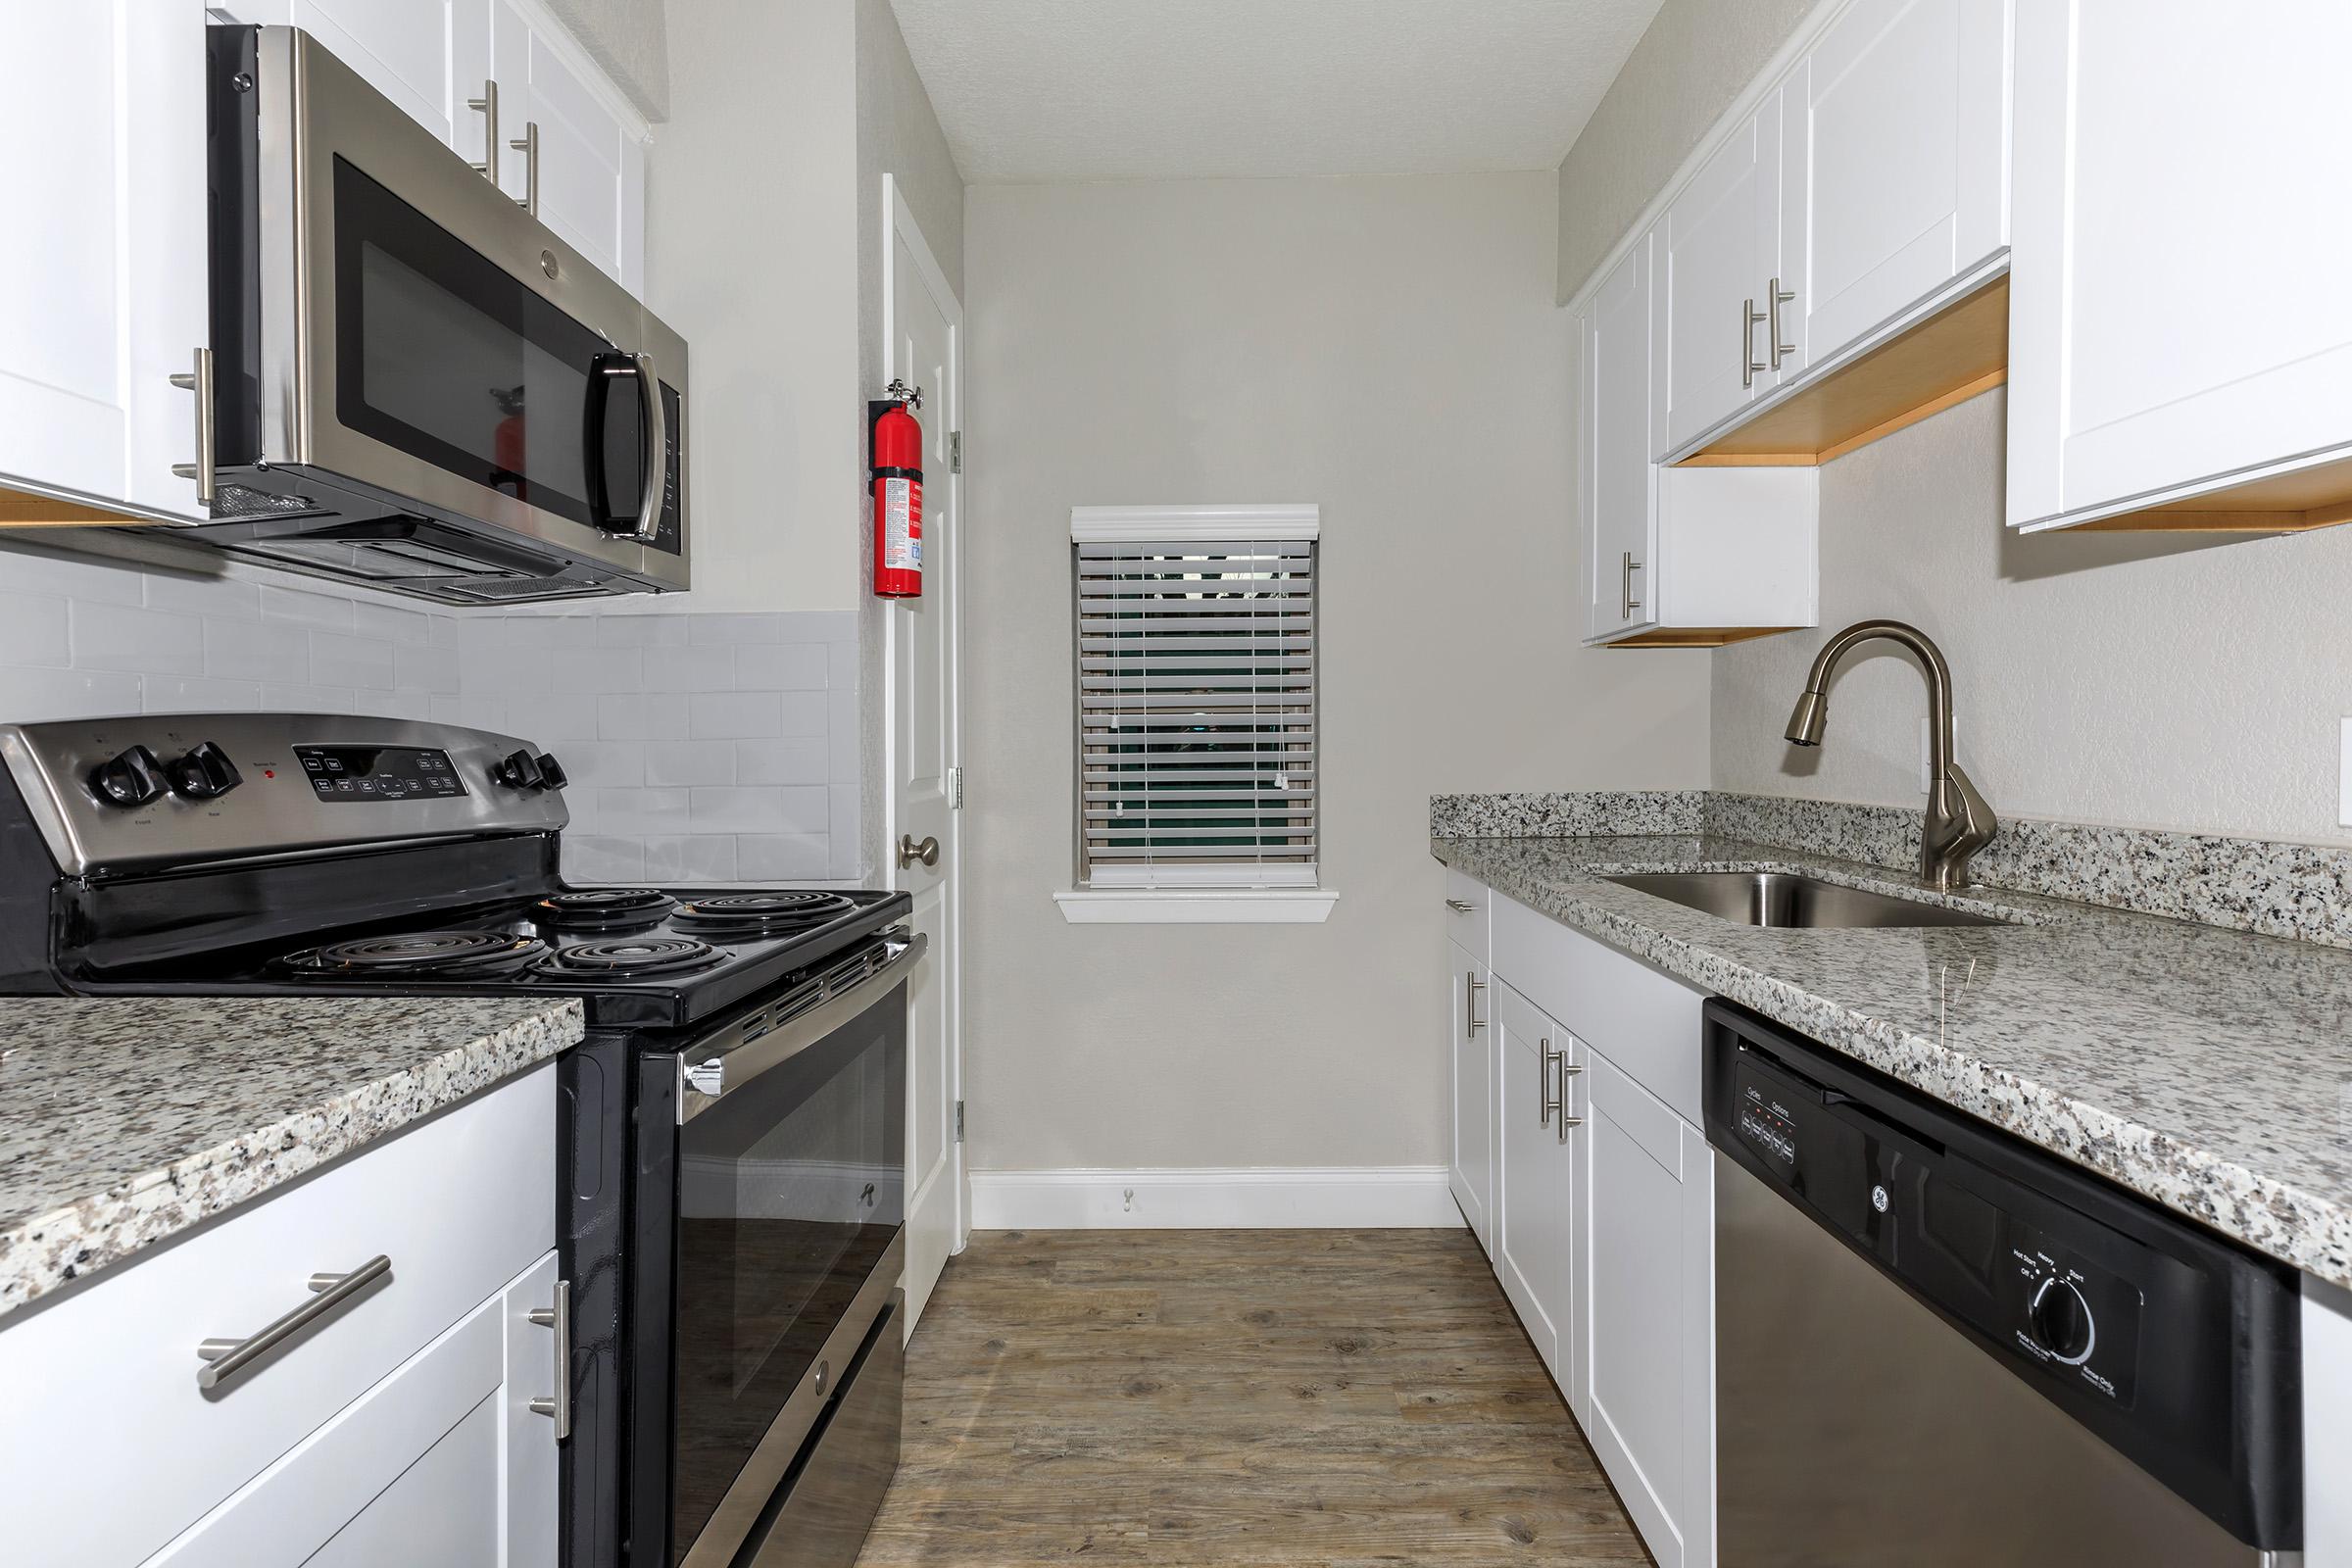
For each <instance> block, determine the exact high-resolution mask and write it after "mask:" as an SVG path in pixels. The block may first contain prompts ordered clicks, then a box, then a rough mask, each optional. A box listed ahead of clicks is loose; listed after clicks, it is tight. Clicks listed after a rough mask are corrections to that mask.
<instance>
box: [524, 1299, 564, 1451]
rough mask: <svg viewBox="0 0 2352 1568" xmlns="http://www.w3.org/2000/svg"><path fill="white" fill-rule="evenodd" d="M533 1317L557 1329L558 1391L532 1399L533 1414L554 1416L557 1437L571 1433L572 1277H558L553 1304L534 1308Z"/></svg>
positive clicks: (536, 1320)
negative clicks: (565, 1278)
mask: <svg viewBox="0 0 2352 1568" xmlns="http://www.w3.org/2000/svg"><path fill="white" fill-rule="evenodd" d="M531 1321H532V1322H534V1323H536V1324H538V1325H539V1326H540V1327H541V1328H543V1329H554V1330H555V1331H556V1392H555V1396H554V1397H552V1398H547V1397H542V1398H537V1399H533V1400H532V1401H531V1414H533V1415H544V1416H550V1417H552V1418H554V1420H555V1423H556V1441H557V1442H558V1443H562V1442H563V1441H564V1439H566V1438H568V1437H570V1436H571V1281H569V1280H558V1281H556V1300H555V1304H554V1305H553V1306H535V1307H533V1308H531Z"/></svg>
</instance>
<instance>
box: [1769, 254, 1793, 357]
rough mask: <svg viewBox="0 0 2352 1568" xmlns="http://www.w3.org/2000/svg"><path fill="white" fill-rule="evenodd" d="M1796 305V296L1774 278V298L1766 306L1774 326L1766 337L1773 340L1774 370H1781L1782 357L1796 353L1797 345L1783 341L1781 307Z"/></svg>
mask: <svg viewBox="0 0 2352 1568" xmlns="http://www.w3.org/2000/svg"><path fill="white" fill-rule="evenodd" d="M1794 303H1796V296H1795V295H1794V294H1792V293H1790V292H1789V291H1788V290H1787V289H1784V288H1782V287H1781V280H1780V279H1779V278H1777V277H1776V278H1774V279H1773V280H1772V298H1771V300H1770V302H1769V303H1768V304H1767V305H1766V306H1765V309H1766V311H1767V312H1768V313H1769V314H1770V315H1771V317H1772V324H1771V326H1770V327H1769V328H1768V329H1767V331H1766V333H1765V335H1766V336H1767V337H1769V338H1771V339H1772V368H1774V369H1776V370H1777V369H1779V368H1781V356H1782V355H1784V354H1794V353H1795V352H1796V345H1795V344H1793V343H1784V342H1782V341H1781V307H1782V306H1784V305H1793V304H1794Z"/></svg>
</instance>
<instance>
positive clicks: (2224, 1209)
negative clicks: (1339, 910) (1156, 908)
mask: <svg viewBox="0 0 2352 1568" xmlns="http://www.w3.org/2000/svg"><path fill="white" fill-rule="evenodd" d="M1753 847H1754V849H1755V850H1756V852H1757V853H1756V854H1755V855H1754V856H1752V857H1750V856H1745V855H1741V856H1740V857H1738V858H1732V859H1726V860H1723V861H1721V862H1719V863H1709V864H1707V865H1703V866H1702V865H1698V864H1693V863H1689V862H1679V861H1678V862H1677V864H1676V867H1675V868H1676V869H1678V870H1691V869H1720V870H1734V869H1738V870H1786V871H1801V872H1805V873H1807V874H1813V875H1819V874H1821V873H1822V872H1823V871H1824V870H1830V869H1835V868H1830V867H1824V866H1822V865H1819V864H1816V863H1812V862H1811V861H1809V860H1804V859H1789V858H1785V857H1783V856H1778V855H1776V853H1775V852H1776V850H1777V849H1778V848H1779V847H1778V846H1773V845H1768V844H1756V845H1755V846H1753ZM1475 852H1476V846H1475V844H1458V843H1455V842H1453V841H1450V840H1447V839H1445V838H1438V837H1433V838H1432V839H1431V841H1430V853H1431V854H1433V855H1435V856H1436V857H1437V858H1439V859H1440V860H1443V861H1445V862H1446V864H1448V865H1460V864H1461V862H1462V860H1463V859H1464V858H1472V859H1475V858H1476V854H1475ZM1643 868H1644V867H1643V865H1642V863H1641V861H1640V860H1639V858H1632V859H1629V860H1628V861H1627V862H1626V863H1625V864H1624V865H1622V866H1617V867H1603V866H1598V865H1595V866H1592V867H1589V868H1587V869H1586V870H1585V871H1584V872H1583V873H1582V874H1581V875H1580V877H1579V878H1574V879H1568V880H1555V879H1548V878H1535V877H1530V876H1522V875H1516V874H1513V873H1511V872H1510V871H1509V870H1508V869H1507V868H1495V867H1492V866H1489V867H1479V868H1475V869H1473V868H1471V867H1464V869H1465V870H1466V871H1468V872H1469V874H1471V875H1474V876H1477V877H1479V879H1480V880H1481V881H1485V882H1486V883H1487V885H1488V886H1490V887H1493V888H1495V891H1497V892H1499V893H1502V894H1504V895H1506V896H1507V897H1509V898H1512V899H1515V900H1517V901H1518V902H1520V903H1521V904H1524V905H1526V906H1528V907H1530V908H1533V909H1536V910H1538V911H1540V912H1541V913H1544V914H1545V915H1548V916H1550V917H1551V918H1552V919H1555V920H1558V921H1560V922H1561V923H1562V924H1564V925H1568V926H1571V927H1574V928H1575V929H1577V930H1579V931H1583V932H1585V933H1587V934H1588V935H1591V936H1593V937H1597V938H1599V939H1600V940H1601V941H1603V942H1606V943H1608V944H1610V945H1611V946H1612V947H1616V948H1619V949H1622V950H1623V951H1625V952H1627V953H1630V954H1632V955H1633V956H1636V957H1638V958H1641V959H1642V960H1644V961H1645V962H1648V963H1651V964H1654V965H1656V966H1657V967H1659V968H1662V969H1665V970H1666V971H1668V972H1669V973H1671V974H1675V975H1678V976H1680V977H1681V978H1683V979H1685V980H1687V981H1689V982H1690V983H1691V984H1692V985H1693V986H1696V987H1698V988H1699V989H1701V990H1704V991H1707V992H1710V993H1712V994H1714V995H1717V996H1723V997H1728V998H1730V999H1731V1000H1732V1001H1734V1002H1737V1003H1739V1004H1740V1005H1742V1006H1746V1007H1750V1008H1753V1009H1754V1010H1755V1011H1757V1012H1760V1013H1762V1014H1763V1015H1764V1016H1766V1017H1768V1018H1771V1019H1773V1020H1774V1021H1775V1022H1778V1023H1781V1024H1785V1025H1787V1026H1788V1027H1789V1028H1790V1029H1793V1030H1795V1031H1796V1032H1797V1033H1799V1034H1801V1035H1804V1036H1806V1037H1807V1038H1809V1039H1812V1040H1816V1041H1819V1042H1820V1043H1822V1044H1823V1045H1825V1046H1827V1047H1829V1048H1830V1049H1832V1050H1835V1051H1838V1052H1841V1053H1843V1054H1846V1055H1848V1056H1851V1057H1853V1058H1854V1059H1855V1060H1857V1061H1861V1062H1864V1063H1866V1064H1867V1065H1869V1066H1872V1067H1876V1068H1877V1069H1878V1070H1880V1071H1881V1072H1884V1073H1886V1074H1887V1075H1888V1076H1890V1077H1893V1078H1896V1079H1899V1080H1901V1081H1902V1082H1904V1083H1906V1084H1909V1085H1911V1086H1912V1087H1913V1088H1915V1089H1918V1090H1920V1091H1921V1092H1922V1093H1924V1094H1927V1095H1930V1096H1932V1097H1933V1098H1935V1099H1936V1100H1938V1101H1941V1102H1942V1103H1945V1104H1948V1105H1951V1106H1953V1107H1955V1108H1957V1109H1960V1110H1963V1111H1966V1112H1968V1113H1969V1114H1970V1115H1973V1116H1977V1117H1980V1118H1981V1119H1983V1120H1985V1121H1987V1122H1990V1123H1992V1124H1993V1125H1994V1126H1996V1127H2000V1128H2002V1129H2004V1130H2005V1131H2008V1132H2011V1133H2014V1134H2016V1135H2017V1136H2018V1137H2020V1138H2023V1139H2025V1140H2026V1141H2027V1142H2028V1143H2031V1144H2034V1145H2036V1146H2038V1147H2039V1148H2042V1149H2046V1150H2048V1151H2049V1152H2052V1153H2054V1154H2058V1155H2060V1156H2061V1157H2063V1158H2066V1159H2070V1160H2072V1161H2074V1162H2075V1163H2077V1164H2079V1165H2082V1166H2085V1167H2087V1168H2088V1169H2090V1170H2093V1171H2096V1172H2098V1173H2099V1174H2100V1175H2102V1176H2105V1177H2107V1178H2108V1179H2109V1180H2111V1181H2114V1182H2116V1183H2118V1184H2120V1185H2121V1186H2124V1187H2127V1188H2129V1189H2131V1191H2133V1192H2135V1193H2138V1194H2140V1195H2142V1196H2143V1197H2146V1198H2148V1199H2151V1200H2153V1201H2156V1202H2159V1203H2162V1204H2163V1205H2165V1206H2166V1207H2167V1208H2170V1209H2173V1210H2174V1211H2175V1212H2177V1213H2180V1214H2185V1215H2187V1216H2188V1217H2189V1218H2191V1219H2194V1220H2197V1221H2199V1222H2201V1223H2203V1224H2206V1225H2209V1226H2211V1227H2213V1228H2214V1229H2215V1230H2218V1231H2220V1232H2222V1233H2223V1234H2224V1235H2226V1236H2231V1237H2235V1238H2236V1239H2237V1240H2239V1241H2241V1242H2243V1243H2245V1244H2246V1245H2247V1246H2249V1247H2252V1248H2254V1249H2256V1250H2259V1251H2262V1252H2266V1253H2268V1254H2270V1255H2271V1256H2273V1257H2276V1258H2278V1259H2279V1260H2280V1261H2282V1262H2285V1263H2288V1264H2291V1265H2293V1266H2294V1267H2296V1268H2299V1269H2303V1270H2305V1271H2306V1272H2308V1273H2311V1274H2315V1275H2318V1276H2319V1277H2320V1278H2322V1279H2325V1280H2327V1281H2328V1282H2330V1283H2332V1284H2335V1285H2340V1286H2346V1287H2352V1209H2347V1208H2346V1207H2344V1206H2343V1205H2340V1204H2338V1203H2335V1202H2333V1201H2329V1200H2327V1199H2325V1198H2322V1197H2320V1196H2318V1195H2316V1194H2312V1193H2307V1192H2304V1191H2302V1190H2301V1189H2299V1188H2296V1187H2295V1186H2293V1185H2292V1184H2290V1183H2286V1182H2280V1181H2275V1180H2272V1179H2271V1178H2268V1177H2266V1176H2264V1175H2262V1174H2261V1173H2260V1172H2259V1171H2255V1170H2252V1169H2249V1168H2248V1167H2246V1166H2245V1165H2243V1164H2240V1163H2238V1162H2237V1161H2234V1160H2229V1159H2224V1158H2221V1157H2219V1156H2217V1155H2215V1154H2213V1153H2212V1152H2209V1151H2206V1150H2203V1149H2200V1148H2198V1147H2197V1146H2196V1145H2195V1144H2193V1143H2190V1142H2187V1141H2185V1140H2183V1139H2180V1138H2179V1137H2175V1136H2173V1135H2170V1134H2166V1133H2162V1132H2159V1131H2157V1130H2155V1129H2153V1128H2150V1127H2146V1126H2143V1125H2141V1124H2139V1123H2137V1122H2134V1121H2132V1120H2131V1118H2129V1117H2127V1116H2122V1115H2118V1114H2116V1113H2114V1112H2112V1111H2109V1110H2106V1109H2104V1108H2102V1107H2101V1106H2098V1105H2096V1104H2092V1103H2087V1102H2084V1101H2081V1100H2077V1099H2075V1098H2073V1097H2071V1096H2069V1095H2067V1094H2066V1093H2064V1092H2063V1091H2061V1090H2059V1089H2057V1088H2055V1087H2053V1086H2050V1085H2046V1084H2042V1083H2037V1082H2035V1081H2034V1080H2032V1079H2029V1078H2025V1077H2022V1076H2020V1075H2018V1074H2015V1073H2010V1072H2005V1071H2002V1070H2000V1069H1998V1068H1995V1067H1992V1066H1989V1065H1987V1064H1986V1063H1985V1062H1982V1061H1979V1060H1977V1059H1976V1058H1974V1057H1972V1056H1970V1055H1969V1054H1967V1053H1965V1052H1962V1051H1959V1050H1956V1049H1954V1048H1952V1047H1949V1046H1946V1045H1942V1044H1939V1043H1938V1042H1936V1041H1934V1040H1930V1039H1928V1038H1926V1037H1925V1036H1921V1035H1916V1034H1911V1033H1909V1032H1907V1031H1905V1030H1903V1029H1901V1028H1899V1027H1897V1026H1895V1025H1893V1024H1890V1023H1887V1022H1886V1021H1884V1020H1881V1019H1876V1018H1872V1017H1869V1016H1867V1015H1865V1014H1863V1013H1859V1012H1855V1011H1853V1010H1852V1009H1850V1008H1848V1007H1845V1006H1843V1005H1839V1004H1838V1003H1834V1002H1831V1001H1829V1000H1827V999H1826V998H1823V997H1818V996H1815V995H1813V994H1812V993H1810V992H1807V991H1805V990H1803V989H1802V988H1800V987H1797V986H1793V985H1790V984H1788V983H1786V982H1783V981H1779V980H1776V979H1774V978H1773V977H1772V976H1771V975H1769V974H1765V973H1763V972H1761V971H1759V970H1756V969H1754V968H1751V967H1749V966H1748V965H1746V964H1744V963H1740V962H1739V961H1737V960H1734V959H1732V958H1728V957H1726V956H1723V955H1721V954H1717V953H1713V952H1710V951H1709V950H1707V949H1706V948H1703V947H1700V946H1698V945H1697V944H1695V943H1691V942H1688V941H1685V940H1683V939H1681V938H1678V937H1673V936H1670V935H1668V934H1666V933H1664V932H1662V931H1659V930H1657V929H1655V928H1654V927H1651V926H1647V925H1644V924H1642V922H1641V921H1639V920H1635V919H1633V918H1630V917H1629V916H1627V915H1624V914H1621V913H1619V912H1617V911H1615V910H1612V909H1607V908H1603V907H1599V906H1598V905H1595V904H1593V903H1591V902H1590V901H1588V900H1585V899H1582V898H1580V897H1578V895H1577V891H1576V890H1577V883H1578V881H1579V880H1582V879H1583V877H1589V876H1597V875H1600V874H1602V873H1603V872H1604V871H1605V870H1609V869H1615V870H1619V871H1638V870H1641V869H1643ZM1839 880H1846V881H1851V882H1853V883H1855V884H1856V885H1865V886H1866V885H1868V884H1869V879H1868V877H1867V876H1866V875H1851V874H1847V875H1844V876H1840V877H1839ZM1888 891H1899V892H1901V893H1902V894H1903V895H1904V896H1906V897H1911V898H1918V897H1921V896H1922V894H1921V891H1920V890H1918V889H1916V888H1910V887H1903V888H1899V889H1897V888H1891V887H1890V888H1889V889H1888ZM1933 902H1946V901H1940V900H1937V901H1933ZM1949 902H1955V903H1956V902H1959V901H1956V900H1955V901H1949Z"/></svg>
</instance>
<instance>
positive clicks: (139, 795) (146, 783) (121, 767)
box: [90, 746, 168, 807]
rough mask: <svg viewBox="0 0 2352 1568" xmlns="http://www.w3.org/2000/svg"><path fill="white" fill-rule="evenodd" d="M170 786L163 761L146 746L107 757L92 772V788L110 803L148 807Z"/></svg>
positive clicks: (101, 798) (111, 804)
mask: <svg viewBox="0 0 2352 1568" xmlns="http://www.w3.org/2000/svg"><path fill="white" fill-rule="evenodd" d="M167 787H168V784H167V782H166V780H165V778H164V765H163V763H161V762H159V761H157V760H155V754H154V753H153V752H151V751H149V750H148V749H147V748H146V747H144V746H133V747H131V748H130V749H129V750H128V751H125V752H121V753H118V754H117V755H115V756H113V757H110V758H108V759H107V760H105V761H103V762H101V763H99V764H98V766H97V767H96V768H95V769H93V770H92V772H91V773H90V788H91V789H93V790H95V791H96V792H97V794H98V799H100V800H101V801H103V802H105V803H106V804H107V805H109V806H121V807H133V806H145V805H146V804H147V803H148V802H149V801H152V800H154V799H155V798H156V797H157V796H159V795H161V794H163V793H164V791H165V789H166V788H167Z"/></svg>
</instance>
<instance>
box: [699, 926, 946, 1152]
mask: <svg viewBox="0 0 2352 1568" xmlns="http://www.w3.org/2000/svg"><path fill="white" fill-rule="evenodd" d="M884 946H885V947H886V948H887V949H888V950H889V956H888V957H886V958H885V959H883V961H882V966H881V967H880V968H878V969H875V970H873V971H872V972H871V973H869V974H867V975H865V976H864V977H863V978H862V979H860V980H859V981H858V983H857V984H856V985H853V986H851V987H850V988H849V989H848V990H846V991H844V992H842V993H840V994H839V995H837V996H831V997H827V998H826V999H825V1000H824V1001H822V1002H820V1003H818V1004H817V1005H815V1006H813V1007H811V1008H809V1010H808V1011H807V1012H804V1013H802V1014H801V1015H800V1016H799V1017H797V1018H791V1019H788V1020H786V1021H785V1022H783V1023H781V1024H778V1025H777V1026H776V1027H775V1028H773V1029H771V1030H769V1031H768V1032H767V1033H765V1034H762V1035H759V1036H756V1037H754V1038H753V1039H750V1040H745V1041H741V1042H740V1043H738V1044H735V1045H731V1046H727V1047H724V1048H723V1049H719V1050H711V1049H710V1048H708V1047H697V1048H696V1049H695V1050H694V1051H693V1052H691V1053H680V1054H679V1056H678V1124H679V1125H680V1126H684V1125H685V1124H686V1123H687V1122H690V1121H692V1120H693V1119H694V1118H695V1117H697V1116H699V1115H701V1114H702V1113H703V1112H704V1111H706V1110H709V1109H710V1108H711V1106H712V1105H715V1104H717V1103H719V1102H720V1101H721V1100H723V1099H725V1098H726V1097H727V1096H728V1095H731V1094H733V1093H734V1092H735V1091H736V1090H738V1089H741V1088H742V1087H743V1086H744V1085H745V1084H748V1083H750V1082H751V1081H752V1080H753V1079H755V1078H757V1077H759V1076H760V1074H761V1073H763V1072H765V1071H767V1070H768V1069H769V1068H770V1067H775V1066H780V1065H782V1064H783V1063H784V1062H787V1061H790V1060H791V1059H792V1058H793V1057H795V1056H797V1055H799V1054H801V1053H802V1052H804V1051H807V1050H808V1049H809V1047H810V1046H813V1045H815V1044H816V1043H817V1042H818V1041H820V1040H822V1039H824V1038H825V1037H826V1036H827V1035H830V1034H832V1033H833V1032H834V1031H835V1030H837V1029H840V1028H841V1027H842V1026H843V1025H845V1024H847V1023H849V1022H850V1021H851V1020H852V1019H854V1018H856V1017H857V1016H858V1014H860V1013H862V1012H864V1011H865V1010H866V1009H868V1008H869V1007H871V1006H873V1005H874V1004H876V1003H878V1002H880V1001H881V1000H882V999H883V998H884V997H887V996H889V995H890V994H891V992H892V991H893V990H895V989H896V988H897V987H898V985H899V984H900V982H902V981H903V980H905V979H906V978H907V970H908V969H911V968H912V967H913V966H914V964H915V961H916V960H917V959H919V958H920V957H922V956H923V955H924V954H925V953H927V952H929V951H930V948H931V938H930V937H929V936H927V935H925V934H924V933H923V932H920V931H917V932H914V933H913V934H911V935H910V936H908V937H907V939H906V940H905V941H903V942H895V941H893V942H885V944H884Z"/></svg>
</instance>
